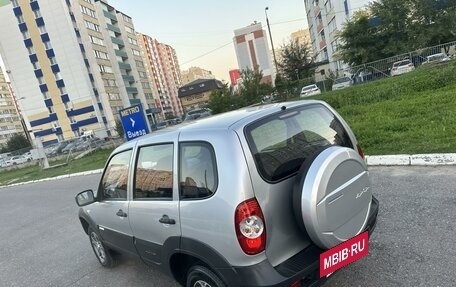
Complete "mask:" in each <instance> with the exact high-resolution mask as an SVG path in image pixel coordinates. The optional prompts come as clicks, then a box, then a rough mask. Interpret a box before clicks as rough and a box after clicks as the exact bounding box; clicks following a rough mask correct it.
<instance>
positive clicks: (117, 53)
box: [114, 49, 128, 58]
mask: <svg viewBox="0 0 456 287" xmlns="http://www.w3.org/2000/svg"><path fill="white" fill-rule="evenodd" d="M114 52H115V53H116V56H119V57H122V58H128V55H127V52H125V51H121V50H117V49H115V50H114Z"/></svg>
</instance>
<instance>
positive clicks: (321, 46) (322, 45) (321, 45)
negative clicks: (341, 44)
mask: <svg viewBox="0 0 456 287" xmlns="http://www.w3.org/2000/svg"><path fill="white" fill-rule="evenodd" d="M324 47H326V41H325V40H321V41H320V49H323V48H324Z"/></svg>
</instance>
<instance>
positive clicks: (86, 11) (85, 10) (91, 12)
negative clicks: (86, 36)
mask: <svg viewBox="0 0 456 287" xmlns="http://www.w3.org/2000/svg"><path fill="white" fill-rule="evenodd" d="M81 12H82V13H83V14H86V15H88V16H90V17H92V18H96V17H97V14H96V13H95V10H92V9H90V8H87V7H85V6H82V5H81Z"/></svg>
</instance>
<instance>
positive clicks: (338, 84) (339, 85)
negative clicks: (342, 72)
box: [332, 77, 353, 91]
mask: <svg viewBox="0 0 456 287" xmlns="http://www.w3.org/2000/svg"><path fill="white" fill-rule="evenodd" d="M351 85H353V81H352V79H351V78H349V77H342V78H338V79H336V80H334V82H333V84H332V90H333V91H334V90H340V89H344V88H347V87H350V86H351Z"/></svg>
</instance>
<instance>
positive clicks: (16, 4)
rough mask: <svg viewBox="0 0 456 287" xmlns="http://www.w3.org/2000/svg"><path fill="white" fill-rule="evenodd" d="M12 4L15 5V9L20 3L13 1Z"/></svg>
mask: <svg viewBox="0 0 456 287" xmlns="http://www.w3.org/2000/svg"><path fill="white" fill-rule="evenodd" d="M11 3H12V4H13V7H18V6H19V3H17V0H11Z"/></svg>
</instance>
